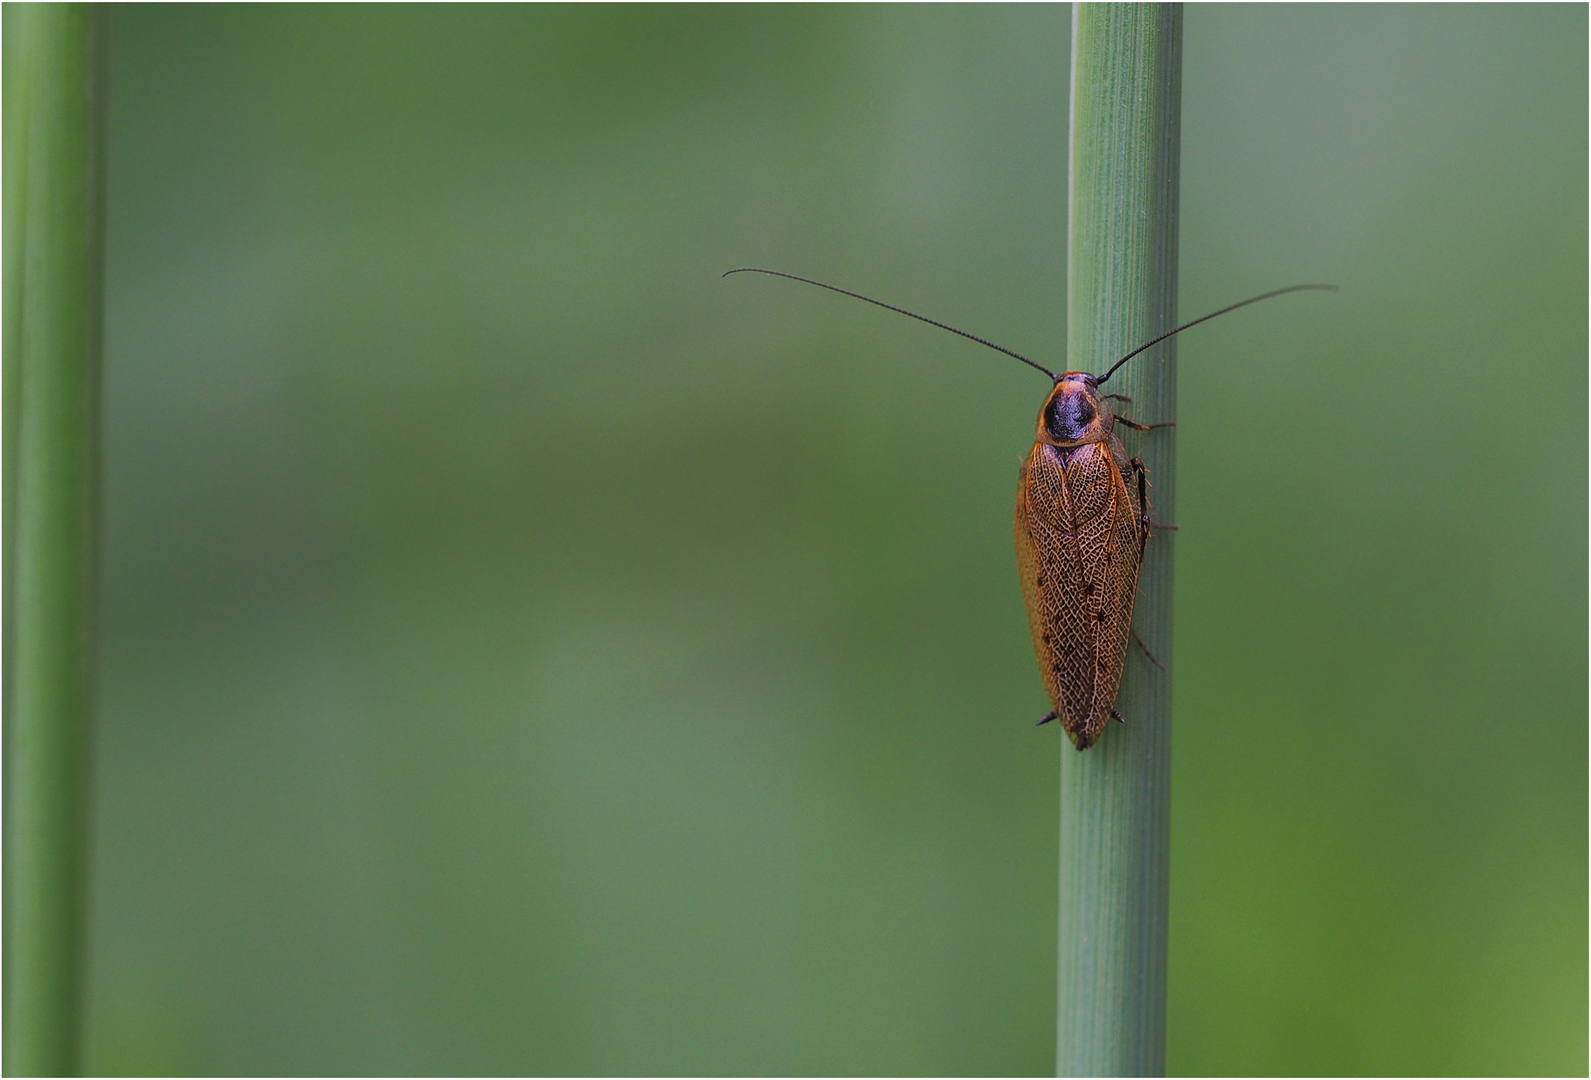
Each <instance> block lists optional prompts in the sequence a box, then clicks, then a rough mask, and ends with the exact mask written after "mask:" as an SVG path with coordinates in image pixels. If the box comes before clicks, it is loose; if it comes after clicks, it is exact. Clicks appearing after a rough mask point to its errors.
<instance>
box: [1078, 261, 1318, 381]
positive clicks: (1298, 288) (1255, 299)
mask: <svg viewBox="0 0 1591 1080" xmlns="http://www.w3.org/2000/svg"><path fill="white" fill-rule="evenodd" d="M1306 290H1313V291H1315V292H1336V291H1337V286H1335V285H1289V286H1287V288H1285V289H1277V290H1275V291H1273V292H1268V293H1260V294H1259V295H1258V296H1251V297H1249V298H1248V299H1247V300H1239V301H1238V302H1237V303H1235V304H1232V305H1231V306H1229V307H1224V308H1222V309H1221V310H1220V311H1212V312H1210V314H1208V315H1201V316H1200V317H1199V318H1197V319H1194V320H1193V321H1192V322H1185V323H1183V324H1182V325H1181V326H1179V327H1177V328H1176V329H1175V330H1167V331H1166V332H1165V333H1164V334H1161V335H1160V336H1159V337H1157V338H1155V339H1154V340H1153V341H1146V342H1144V343H1143V344H1142V345H1140V346H1138V347H1137V348H1136V349H1134V350H1133V351H1132V352H1130V353H1128V354H1127V355H1126V356H1124V357H1122V358H1121V359H1120V360H1118V361H1116V362H1115V363H1114V364H1112V365H1110V370H1109V371H1107V372H1105V374H1103V375H1101V376H1100V377H1099V378H1098V379H1096V380H1095V382H1096V384H1097V385H1100V386H1103V385H1105V380H1106V379H1108V378H1110V377H1111V376H1112V375H1114V374H1116V369H1117V368H1119V367H1121V366H1122V365H1123V364H1125V363H1126V362H1127V361H1129V360H1131V359H1132V358H1133V357H1135V356H1137V355H1138V354H1139V353H1141V352H1143V351H1144V350H1145V349H1148V348H1151V347H1152V346H1155V345H1158V344H1160V343H1161V342H1162V341H1164V340H1166V338H1168V337H1170V336H1171V335H1173V334H1180V333H1182V332H1183V331H1184V330H1186V329H1187V328H1188V327H1190V326H1198V325H1199V324H1200V323H1202V322H1209V321H1210V320H1211V319H1213V318H1215V317H1216V316H1217V315H1225V314H1226V313H1227V312H1229V311H1236V310H1237V309H1238V308H1240V307H1248V306H1249V305H1250V304H1257V303H1259V302H1260V301H1261V300H1269V299H1270V298H1271V297H1273V296H1283V295H1285V294H1287V293H1290V292H1305V291H1306Z"/></svg>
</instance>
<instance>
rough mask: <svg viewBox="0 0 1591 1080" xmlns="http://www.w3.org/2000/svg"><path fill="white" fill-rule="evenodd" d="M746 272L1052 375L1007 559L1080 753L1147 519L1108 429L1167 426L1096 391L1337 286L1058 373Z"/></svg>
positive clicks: (1137, 479) (1098, 725)
mask: <svg viewBox="0 0 1591 1080" xmlns="http://www.w3.org/2000/svg"><path fill="white" fill-rule="evenodd" d="M746 273H751V274H769V275H772V276H773V277H782V278H789V279H790V280H791V281H800V282H804V283H805V284H807V285H816V286H818V287H819V288H820V289H828V290H829V291H830V292H837V293H842V294H843V295H845V296H851V297H855V298H856V299H858V300H865V301H867V302H868V303H869V304H876V305H877V306H878V307H881V308H888V309H889V310H890V311H894V312H897V313H898V314H901V315H905V316H907V317H909V318H913V319H916V320H918V321H919V322H925V323H928V324H929V325H930V326H937V327H939V329H941V330H948V331H950V332H951V333H952V334H959V335H961V336H962V337H964V338H968V339H970V340H972V341H976V342H977V343H978V344H980V345H986V346H988V347H989V348H991V349H994V350H995V351H997V352H1002V353H1005V354H1006V355H1007V356H1011V357H1015V358H1016V359H1018V360H1020V361H1022V362H1023V363H1024V364H1026V365H1028V366H1029V367H1031V368H1034V369H1036V370H1038V371H1042V372H1044V374H1046V375H1048V376H1049V377H1050V381H1051V382H1052V383H1053V384H1054V385H1053V387H1052V389H1051V390H1050V392H1049V394H1048V396H1046V397H1045V399H1044V407H1043V408H1041V409H1040V410H1039V417H1038V423H1037V425H1036V431H1035V435H1034V440H1033V449H1032V450H1030V451H1029V452H1028V456H1027V458H1026V460H1024V461H1023V463H1022V474H1021V480H1020V482H1019V483H1018V484H1017V493H1016V565H1017V574H1018V576H1019V577H1020V578H1021V581H1022V598H1023V600H1024V601H1025V602H1026V604H1027V610H1028V626H1029V628H1030V629H1031V630H1032V632H1033V651H1034V653H1035V654H1036V655H1037V657H1038V661H1039V677H1040V678H1041V679H1042V680H1043V682H1044V690H1045V692H1046V693H1047V694H1049V698H1050V705H1051V706H1052V708H1051V710H1050V712H1048V713H1046V714H1045V715H1044V716H1042V717H1040V718H1039V723H1040V724H1044V723H1048V722H1049V721H1051V720H1059V721H1060V722H1061V727H1062V728H1064V729H1065V730H1066V734H1067V735H1068V736H1070V737H1071V740H1072V744H1073V745H1074V746H1076V747H1077V748H1078V749H1079V750H1086V749H1088V748H1089V747H1090V746H1092V745H1093V744H1094V743H1095V742H1097V741H1098V740H1099V737H1100V735H1101V734H1102V733H1103V732H1104V730H1105V728H1106V726H1107V725H1108V724H1109V723H1110V721H1111V720H1112V719H1113V718H1114V719H1116V720H1120V721H1122V722H1125V720H1123V717H1122V716H1121V714H1120V713H1118V712H1117V711H1116V694H1117V692H1118V691H1119V690H1120V689H1121V675H1122V669H1123V668H1124V667H1125V666H1126V663H1127V649H1128V647H1129V645H1130V644H1131V643H1132V641H1133V639H1134V637H1135V635H1134V634H1133V629H1132V616H1133V602H1134V600H1136V598H1137V595H1138V570H1139V567H1140V566H1142V564H1143V556H1144V548H1145V547H1146V546H1147V545H1148V543H1149V537H1150V533H1151V532H1152V531H1153V529H1154V528H1155V527H1156V526H1155V524H1154V523H1153V522H1152V521H1151V520H1150V518H1149V497H1148V491H1149V488H1148V477H1149V470H1148V469H1147V468H1145V467H1144V463H1143V462H1142V461H1140V460H1139V459H1138V458H1135V457H1134V458H1129V457H1128V456H1127V451H1126V449H1125V448H1124V447H1123V446H1122V444H1121V440H1120V439H1118V438H1117V437H1116V433H1115V426H1116V425H1117V424H1122V425H1124V426H1126V427H1129V428H1133V429H1134V430H1137V431H1149V430H1152V429H1154V428H1157V427H1168V426H1169V425H1168V424H1140V423H1138V422H1137V421H1135V420H1129V419H1128V418H1127V417H1125V416H1116V415H1115V414H1114V413H1113V412H1112V410H1111V406H1110V402H1111V401H1112V400H1113V399H1114V400H1118V401H1126V400H1127V399H1126V398H1123V397H1121V395H1119V394H1101V393H1100V392H1099V388H1100V387H1101V386H1103V385H1105V382H1106V381H1107V380H1108V379H1109V378H1110V377H1111V376H1112V375H1114V374H1115V373H1116V371H1117V369H1119V368H1120V367H1121V366H1122V365H1123V364H1125V363H1126V362H1127V361H1129V360H1131V359H1132V358H1133V357H1135V356H1137V355H1138V354H1139V353H1141V352H1143V351H1145V350H1146V349H1149V348H1152V347H1153V346H1155V345H1158V344H1159V343H1160V342H1162V341H1164V340H1166V339H1167V338H1169V337H1171V336H1172V335H1173V334H1180V333H1181V332H1182V331H1184V330H1186V329H1188V328H1189V327H1190V326H1197V325H1199V324H1200V323H1202V322H1207V321H1209V320H1210V319H1213V318H1215V317H1216V316H1217V315H1225V314H1226V313H1227V312H1229V311H1236V310H1237V309H1238V308H1240V307H1247V306H1248V305H1249V304H1257V303H1259V302H1260V301H1261V300H1269V299H1270V298H1271V297H1273V296H1281V295H1283V294H1285V293H1291V292H1302V291H1304V290H1308V289H1318V290H1323V291H1327V292H1335V291H1336V286H1335V285H1290V286H1288V287H1287V288H1285V289H1275V290H1273V291H1271V292H1268V293H1261V294H1260V295H1259V296H1251V297H1249V298H1248V299H1247V300H1242V301H1239V302H1238V303H1236V304H1231V305H1228V306H1227V307H1224V308H1222V309H1220V310H1219V311H1212V312H1211V313H1210V314H1208V315H1204V316H1201V317H1199V318H1197V319H1194V320H1192V321H1191V322H1185V323H1183V324H1182V325H1181V326H1178V327H1176V328H1175V329H1172V330H1167V331H1166V332H1165V333H1163V334H1161V335H1160V336H1158V337H1156V338H1152V339H1151V340H1149V341H1146V342H1144V343H1143V344H1142V345H1140V346H1138V347H1137V348H1136V349H1134V350H1132V352H1130V353H1128V354H1127V355H1126V356H1123V357H1122V358H1121V359H1120V360H1117V361H1116V362H1115V363H1114V364H1112V365H1111V366H1110V367H1109V368H1108V369H1106V371H1105V373H1104V374H1103V375H1091V374H1089V373H1088V372H1086V371H1067V372H1063V373H1061V374H1059V375H1057V374H1056V373H1055V372H1053V371H1051V370H1049V369H1048V368H1046V367H1044V366H1043V365H1041V364H1037V363H1034V362H1033V361H1032V360H1029V359H1028V358H1027V357H1025V356H1023V355H1022V354H1021V353H1018V352H1013V351H1012V350H1010V349H1007V348H1005V347H1004V346H1001V345H996V344H995V343H994V342H992V341H986V340H984V339H983V338H981V337H978V336H976V335H975V334H969V333H967V332H966V331H965V330H957V329H956V328H955V327H954V326H948V325H946V324H945V323H942V322H938V321H936V320H934V319H930V318H927V317H926V316H923V315H918V314H917V313H916V312H912V311H907V310H906V309H905V308H899V307H896V306H895V305H894V304H886V303H884V302H883V301H880V300H874V299H873V298H872V297H870V296H863V295H862V294H861V293H856V292H851V291H850V290H849V289H841V288H837V287H836V286H833V285H826V284H824V283H823V282H821V281H814V280H813V279H811V278H804V277H798V276H796V275H795V274H786V273H783V272H781V271H778V270H762V269H759V268H757V267H751V266H746V267H741V268H739V269H737V270H730V271H729V272H728V273H726V274H724V276H725V277H728V276H729V275H730V274H746ZM1140 647H1141V644H1140ZM1150 659H1151V660H1153V659H1154V658H1153V657H1150ZM1155 663H1156V664H1158V663H1159V661H1155Z"/></svg>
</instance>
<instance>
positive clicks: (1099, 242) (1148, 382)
mask: <svg viewBox="0 0 1591 1080" xmlns="http://www.w3.org/2000/svg"><path fill="white" fill-rule="evenodd" d="M1181 86H1182V11H1181V6H1180V5H1178V4H1143V5H1137V4H1075V5H1074V6H1073V9H1072V117H1071V169H1070V175H1071V181H1070V186H1071V191H1070V207H1069V213H1068V219H1069V239H1068V245H1069V252H1068V262H1067V308H1066V314H1067V326H1066V332H1067V368H1068V370H1071V371H1094V372H1099V371H1103V370H1105V368H1107V367H1108V366H1109V365H1110V364H1112V363H1113V362H1114V361H1115V360H1116V359H1117V358H1119V357H1121V356H1123V355H1125V354H1126V353H1128V352H1130V351H1131V350H1132V349H1133V348H1135V347H1136V346H1138V345H1140V344H1142V343H1143V342H1145V341H1148V340H1149V339H1150V338H1152V337H1154V336H1155V335H1156V334H1159V333H1161V332H1162V331H1165V330H1168V329H1170V328H1171V327H1173V326H1174V325H1176V315H1177V302H1176V289H1177V193H1178V164H1177V163H1178V149H1179V132H1180V116H1181V105H1182V90H1181ZM1175 346H1176V341H1175V339H1172V340H1170V341H1167V342H1165V343H1164V344H1162V345H1158V346H1156V347H1155V348H1153V349H1151V350H1149V351H1148V352H1146V353H1144V354H1143V355H1142V356H1139V357H1137V358H1135V359H1133V360H1132V361H1131V362H1130V363H1128V364H1127V365H1126V366H1125V367H1123V368H1122V369H1121V371H1119V372H1118V373H1117V374H1116V375H1115V376H1114V377H1113V378H1112V379H1111V381H1110V383H1109V385H1108V386H1107V388H1106V389H1108V390H1110V391H1114V392H1116V393H1120V394H1126V395H1127V396H1129V397H1131V398H1132V399H1133V403H1132V404H1131V405H1130V406H1123V412H1124V414H1125V415H1128V416H1133V417H1135V418H1137V419H1139V420H1140V421H1141V422H1147V423H1164V422H1170V421H1173V420H1175V419H1176V400H1177V395H1176V347H1175ZM1117 431H1118V432H1120V433H1122V434H1123V435H1125V436H1126V438H1125V439H1124V440H1123V441H1124V442H1126V443H1127V447H1128V450H1129V452H1136V453H1137V454H1138V455H1139V456H1140V457H1141V458H1142V459H1143V461H1144V463H1145V464H1146V465H1148V467H1149V470H1150V473H1149V479H1150V482H1151V483H1152V484H1153V485H1154V487H1153V490H1152V491H1151V493H1150V500H1151V503H1152V506H1153V511H1152V516H1153V518H1154V519H1155V520H1156V521H1158V522H1164V523H1171V522H1174V521H1175V520H1176V516H1175V508H1176V501H1175V498H1174V495H1175V485H1174V483H1173V479H1174V472H1175V465H1176V441H1175V435H1176V429H1175V428H1164V429H1161V430H1158V431H1154V432H1148V433H1144V434H1142V435H1136V436H1135V434H1134V433H1132V432H1127V431H1125V430H1124V429H1122V428H1118V429H1117ZM1172 535H1173V534H1172V533H1171V532H1169V531H1164V530H1157V531H1156V532H1155V533H1154V535H1153V536H1152V538H1151V539H1150V541H1149V544H1148V550H1147V552H1146V554H1145V556H1144V563H1143V569H1142V572H1141V574H1140V577H1139V588H1140V590H1141V591H1140V595H1139V597H1138V603H1137V609H1136V612H1135V618H1134V626H1135V628H1136V630H1137V632H1138V634H1139V636H1140V637H1141V638H1142V639H1143V642H1144V644H1145V645H1146V646H1147V647H1148V649H1149V650H1150V651H1152V652H1153V653H1154V654H1155V656H1156V657H1157V658H1158V659H1159V660H1160V662H1161V663H1163V664H1165V665H1166V668H1167V671H1161V670H1159V669H1158V668H1156V667H1155V666H1154V665H1153V664H1151V663H1150V662H1149V660H1148V659H1147V658H1146V657H1145V656H1144V653H1143V651H1142V650H1140V649H1139V648H1137V647H1136V646H1135V647H1133V648H1132V649H1131V650H1130V651H1129V654H1128V659H1127V670H1126V675H1125V677H1124V679H1123V681H1122V689H1121V694H1120V696H1119V697H1118V699H1117V708H1118V710H1119V711H1120V712H1121V714H1122V715H1123V716H1124V717H1125V718H1126V720H1127V723H1126V725H1125V726H1123V725H1117V724H1113V725H1112V726H1111V730H1110V731H1108V732H1106V733H1105V736H1104V737H1103V738H1102V739H1101V740H1100V741H1099V743H1098V744H1097V745H1095V746H1094V747H1092V748H1091V749H1089V750H1087V751H1085V752H1083V753H1078V752H1077V751H1075V750H1073V749H1072V747H1071V745H1070V744H1069V743H1067V742H1066V741H1065V740H1062V742H1061V747H1062V749H1061V853H1060V966H1059V980H1058V1002H1057V1032H1056V1073H1057V1075H1059V1076H1153V1075H1160V1074H1163V1073H1164V1071H1165V1026H1166V915H1167V904H1166V900H1167V884H1168V878H1169V876H1170V844H1169V838H1170V824H1171V677H1170V675H1169V668H1170V665H1171V571H1172Z"/></svg>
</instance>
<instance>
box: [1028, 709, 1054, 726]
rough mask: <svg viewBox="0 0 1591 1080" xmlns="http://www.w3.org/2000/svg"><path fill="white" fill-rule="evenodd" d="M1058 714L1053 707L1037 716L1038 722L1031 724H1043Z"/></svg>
mask: <svg viewBox="0 0 1591 1080" xmlns="http://www.w3.org/2000/svg"><path fill="white" fill-rule="evenodd" d="M1058 716H1059V714H1058V713H1057V712H1056V711H1055V710H1054V709H1051V710H1050V711H1049V712H1047V713H1045V714H1044V715H1043V716H1041V717H1039V722H1038V723H1037V724H1035V725H1033V726H1034V727H1042V726H1043V725H1045V724H1048V723H1049V722H1050V721H1051V720H1054V719H1057V718H1058Z"/></svg>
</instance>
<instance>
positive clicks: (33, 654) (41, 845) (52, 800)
mask: <svg viewBox="0 0 1591 1080" xmlns="http://www.w3.org/2000/svg"><path fill="white" fill-rule="evenodd" d="M98 23H99V15H98V12H97V10H96V9H95V6H94V5H85V4H21V5H11V4H7V5H6V6H5V12H4V30H5V62H6V71H5V91H6V102H5V154H6V160H5V193H4V195H5V218H4V222H5V228H6V235H5V273H6V282H5V319H6V327H5V337H4V349H5V357H4V365H5V386H4V390H5V394H6V404H5V423H6V432H5V440H4V447H5V451H6V456H7V460H6V464H5V479H6V484H7V492H6V499H5V509H6V512H7V514H6V523H5V539H6V548H7V550H6V555H5V572H6V580H5V583H4V585H5V607H6V619H5V621H6V630H7V635H6V637H7V644H6V650H5V657H4V659H5V700H4V704H5V866H4V888H5V935H4V939H5V940H4V973H5V985H4V1028H5V1030H4V1047H5V1050H4V1069H5V1072H6V1074H7V1075H12V1076H29V1075H65V1074H71V1073H73V1072H75V1071H76V1070H77V1067H78V1044H79V1037H78V1034H79V1026H80V1011H81V986H82V960H83V946H82V941H83V924H84V885H85V880H84V879H85V871H86V857H85V856H86V830H87V812H86V811H87V808H86V803H87V771H88V716H89V704H90V679H89V672H90V644H91V641H92V636H93V619H92V615H93V578H94V573H93V570H94V562H95V537H96V519H97V514H96V506H97V499H98V459H99V446H98V442H99V440H98V430H99V370H100V364H99V355H100V288H101V235H102V214H101V206H102V193H101V157H102V155H101V141H100V123H101V117H102V114H103V109H102V106H101V92H102V80H101V73H100V50H99V33H98Z"/></svg>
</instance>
